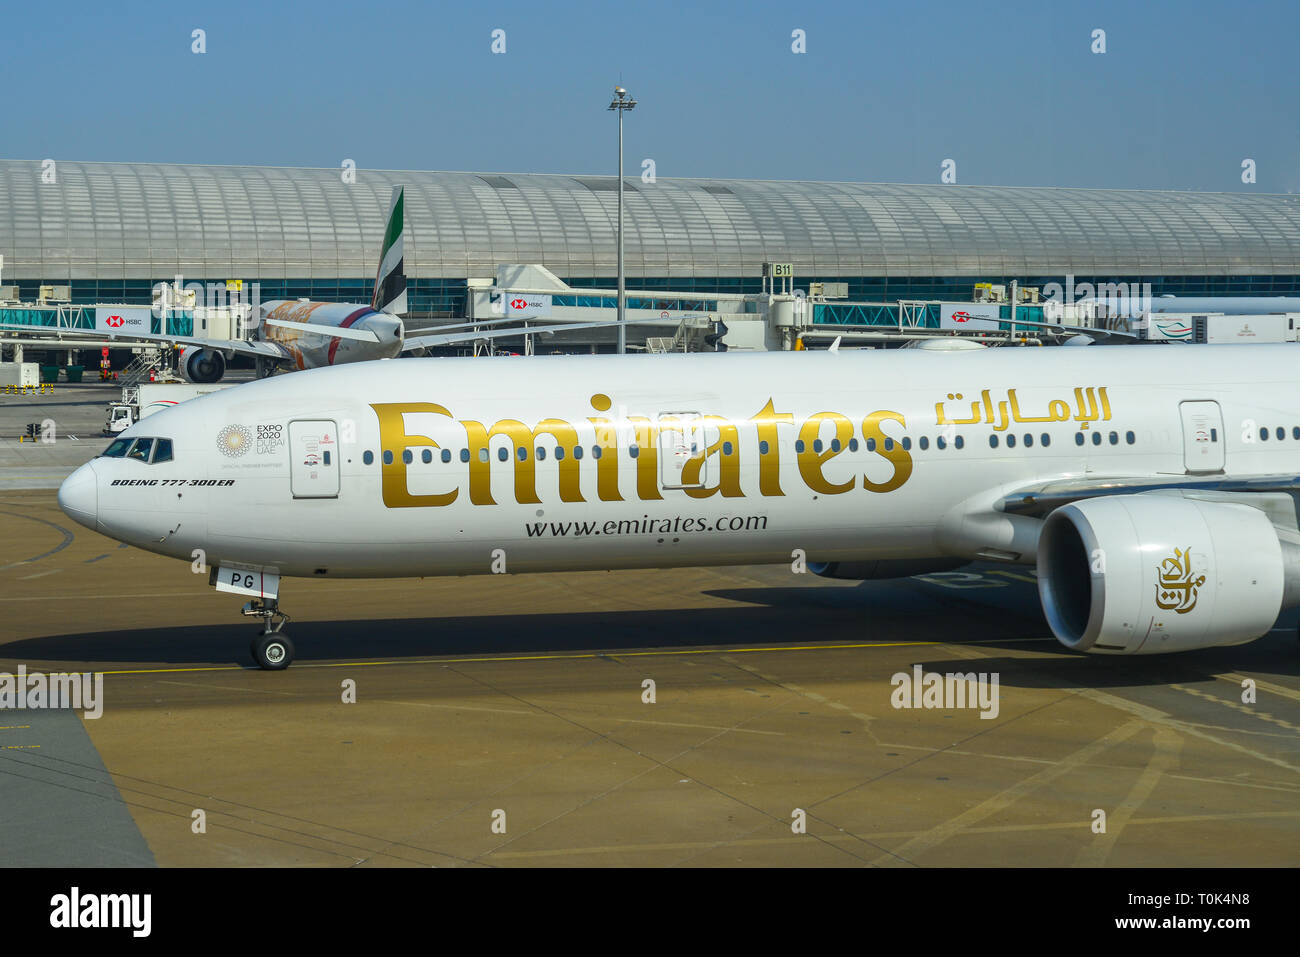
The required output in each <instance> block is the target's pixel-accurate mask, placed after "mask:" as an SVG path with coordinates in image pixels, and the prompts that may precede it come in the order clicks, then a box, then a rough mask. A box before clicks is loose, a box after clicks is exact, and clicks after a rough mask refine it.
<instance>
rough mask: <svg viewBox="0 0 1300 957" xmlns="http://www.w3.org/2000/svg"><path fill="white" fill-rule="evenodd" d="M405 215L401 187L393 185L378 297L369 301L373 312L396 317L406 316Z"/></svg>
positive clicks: (377, 289) (380, 258) (376, 283)
mask: <svg viewBox="0 0 1300 957" xmlns="http://www.w3.org/2000/svg"><path fill="white" fill-rule="evenodd" d="M404 213H405V209H404V204H403V202H402V187H401V186H394V187H393V199H392V203H391V204H390V205H389V208H388V225H387V226H386V227H385V228H384V249H383V252H381V253H380V254H379V271H378V272H377V273H376V274H375V295H374V298H373V299H372V300H371V302H370V307H371V308H372V309H374V310H376V311H378V312H386V313H389V314H390V315H394V316H400V315H404V314H405V313H406V273H405V272H404V270H403V263H402V256H403V246H404V243H403V241H402V234H403V229H402V226H403V223H404Z"/></svg>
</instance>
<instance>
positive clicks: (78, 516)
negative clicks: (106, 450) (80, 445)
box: [59, 462, 99, 529]
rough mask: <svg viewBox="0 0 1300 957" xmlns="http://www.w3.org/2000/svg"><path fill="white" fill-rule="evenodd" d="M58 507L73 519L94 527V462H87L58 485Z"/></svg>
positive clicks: (96, 498)
mask: <svg viewBox="0 0 1300 957" xmlns="http://www.w3.org/2000/svg"><path fill="white" fill-rule="evenodd" d="M59 508H61V509H63V511H64V513H65V514H66V515H67V516H68V517H69V518H71V519H73V520H74V521H77V522H80V523H81V524H82V525H85V526H86V527H87V528H89V529H94V527H95V521H96V519H97V518H98V516H99V483H98V482H97V481H96V477H95V463H94V462H87V463H86V464H85V465H83V466H82V467H81V468H79V469H77V470H76V471H75V472H73V473H72V474H71V475H69V476H68V477H67V478H66V479H64V480H63V484H62V485H60V486H59Z"/></svg>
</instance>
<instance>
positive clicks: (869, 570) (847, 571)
mask: <svg viewBox="0 0 1300 957" xmlns="http://www.w3.org/2000/svg"><path fill="white" fill-rule="evenodd" d="M969 564H970V562H969V561H968V560H967V559H965V558H882V559H878V560H876V561H872V562H809V563H808V570H809V571H810V572H812V573H813V574H814V575H820V576H821V577H822V578H844V579H848V580H849V581H867V580H869V579H874V578H910V577H911V576H912V575H925V574H927V573H929V572H949V571H952V570H953V569H954V568H961V567H962V566H963V565H969Z"/></svg>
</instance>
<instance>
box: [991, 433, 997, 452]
mask: <svg viewBox="0 0 1300 957" xmlns="http://www.w3.org/2000/svg"><path fill="white" fill-rule="evenodd" d="M997 447H998V437H997V435H996V434H994V435H990V436H989V448H991V449H996V448H997Z"/></svg>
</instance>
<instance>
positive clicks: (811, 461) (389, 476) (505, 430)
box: [370, 394, 912, 508]
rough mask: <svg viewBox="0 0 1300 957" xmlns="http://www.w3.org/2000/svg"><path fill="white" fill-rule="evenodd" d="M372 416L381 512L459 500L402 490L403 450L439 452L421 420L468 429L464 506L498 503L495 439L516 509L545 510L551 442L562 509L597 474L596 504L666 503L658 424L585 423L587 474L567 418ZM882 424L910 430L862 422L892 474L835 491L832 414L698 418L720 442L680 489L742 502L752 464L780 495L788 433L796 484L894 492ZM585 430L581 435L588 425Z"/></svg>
mask: <svg viewBox="0 0 1300 957" xmlns="http://www.w3.org/2000/svg"><path fill="white" fill-rule="evenodd" d="M611 404H612V403H611V401H610V399H609V397H608V396H606V395H600V394H597V395H594V396H592V397H591V407H592V409H593V410H594V411H595V412H608V410H609V408H610V406H611ZM370 407H371V408H372V409H374V410H375V415H376V416H377V417H378V419H379V441H380V447H381V456H382V465H381V469H380V480H381V491H382V495H383V500H384V504H385V505H386V506H387V507H388V508H431V507H439V506H444V505H450V504H452V503H453V502H455V501H456V500H457V498H458V496H459V495H460V492H461V488H460V486H459V484H458V485H456V486H455V487H453V488H449V489H446V490H444V491H439V492H436V493H429V494H419V495H416V494H412V493H411V491H410V490H409V487H408V484H407V471H406V470H407V463H406V455H405V453H406V452H407V450H408V449H412V448H421V449H424V448H434V449H441V448H442V446H441V445H440V444H439V443H438V442H436V441H435V440H434V439H433V438H432V437H431V436H428V435H422V434H419V433H413V432H408V431H407V429H406V420H405V417H406V416H407V415H419V414H425V415H430V414H431V415H435V416H441V417H444V418H446V419H449V420H450V421H452V422H455V423H457V424H458V425H459V426H460V427H461V428H463V429H464V430H465V447H466V448H467V449H468V451H469V462H468V464H467V465H466V469H467V473H468V474H467V478H468V484H469V500H470V502H471V503H472V504H474V505H496V504H498V503H497V500H496V499H495V498H493V496H492V467H493V464H494V463H493V459H494V456H492V455H491V454H490V452H491V449H490V446H491V443H492V440H493V439H505V440H506V442H507V444H508V445H509V447H510V450H511V454H510V456H509V458H508V460H507V461H499V462H497V463H496V465H497V466H498V468H502V467H505V466H507V465H509V466H511V468H512V470H513V478H514V500H515V502H516V503H518V504H520V505H538V504H541V503H542V498H541V494H540V493H539V491H538V488H537V462H538V455H537V447H538V444H539V443H540V442H541V440H542V438H543V437H547V438H548V439H553V440H554V442H555V446H556V447H558V448H560V449H563V450H564V454H563V457H561V456H559V455H556V456H555V459H556V462H555V465H556V467H555V472H556V473H557V478H558V487H557V489H556V491H557V492H558V494H559V498H560V501H562V502H584V501H586V499H585V498H584V497H583V494H582V489H581V482H580V480H581V477H582V473H583V471H584V470H586V469H594V470H595V472H596V497H597V500H599V501H602V502H621V501H624V495H625V494H627V495H632V494H634V495H635V497H636V498H637V499H638V500H640V501H643V502H645V501H660V500H662V499H663V497H664V496H663V492H662V490H661V488H660V483H659V432H660V429H659V424H657V423H656V422H655V421H654V420H652V419H649V418H646V417H644V416H633V415H629V416H625V417H624V418H623V422H622V423H621V424H616V423H614V422H611V421H610V420H609V419H607V418H605V417H602V416H599V415H597V416H591V417H588V419H587V422H588V423H590V428H591V429H593V430H594V433H595V443H594V446H593V447H594V448H599V449H600V455H599V456H598V457H597V456H594V455H593V456H592V457H593V458H596V461H595V462H594V463H593V464H592V465H585V464H584V463H585V462H586V459H584V458H581V457H579V456H578V455H575V454H574V450H575V449H576V448H578V447H580V446H585V445H587V444H588V443H586V442H584V441H583V440H581V439H580V438H579V435H578V426H576V425H574V424H573V423H571V422H568V421H567V420H565V419H557V418H543V419H540V420H539V421H538V422H537V424H536V425H534V426H531V427H530V426H528V425H526V424H525V423H523V422H521V421H519V420H518V419H501V420H499V421H497V422H495V423H493V424H492V425H491V426H486V425H484V424H483V423H482V422H478V421H475V420H473V419H457V418H455V416H453V415H452V413H451V412H450V411H449V410H448V409H447V408H445V407H444V406H441V405H438V404H436V403H433V402H379V403H371V406H370ZM659 421H660V422H661V423H662V424H663V425H664V426H665V427H666V428H670V429H675V430H681V429H682V428H683V424H682V422H681V420H680V416H673V415H666V416H663V417H661V418H660V420H659ZM884 423H897V426H898V427H899V428H900V429H905V428H906V427H907V421H906V419H905V418H904V417H903V414H902V413H901V412H893V411H890V410H888V409H880V410H877V411H875V412H872V413H870V414H869V415H867V416H866V417H865V418H864V419H863V420H862V422H861V423H860V434H861V436H862V438H863V439H865V440H867V449H868V451H869V453H870V454H872V455H877V456H879V457H880V458H882V459H884V460H885V461H886V462H888V463H890V464H891V465H892V466H893V472H892V474H891V475H890V476H889V477H888V478H887V479H885V480H884V481H879V482H875V481H872V480H871V479H869V478H868V477H867V476H866V475H860V476H857V477H850V478H848V479H847V480H846V481H842V482H834V481H831V480H830V479H828V478H827V477H826V475H825V473H824V469H825V468H826V466H827V465H828V463H830V462H831V460H832V459H834V458H836V457H837V456H839V455H841V454H843V453H844V452H846V451H847V450H848V449H849V443H850V441H852V440H853V439H854V437H855V433H856V432H857V431H858V430H859V427H858V426H855V424H854V422H853V420H852V419H850V418H849V417H848V416H846V415H842V414H841V413H838V412H818V413H816V414H814V415H811V416H809V417H808V418H806V419H804V420H803V421H802V422H796V421H795V417H794V415H793V414H792V413H789V412H779V411H777V410H776V408H775V406H774V404H773V400H772V399H768V400H767V404H766V405H764V406H763V408H762V409H760V410H759V411H758V412H757V413H756V414H755V415H754V416H753V417H752V418H750V419H747V420H744V421H743V422H736V421H732V420H730V419H727V418H725V417H723V416H716V415H701V416H699V424H698V427H699V428H700V429H701V430H702V431H703V430H705V429H708V430H712V431H714V432H716V434H717V439H716V441H713V442H710V443H708V445H707V446H706V447H704V448H703V449H700V450H698V451H697V452H696V453H695V454H694V455H692V456H691V457H690V458H689V459H687V460H686V462H685V464H684V465H683V467H682V486H684V487H683V488H681V489H679V490H680V491H682V492H683V493H685V494H686V495H687V496H689V497H690V498H696V499H706V498H711V497H713V496H715V495H718V496H721V497H723V498H743V497H744V496H745V492H744V491H743V489H742V487H741V465H742V459H743V457H748V456H752V457H756V458H757V463H758V469H757V472H758V493H759V495H761V496H764V497H773V496H784V495H785V494H786V493H785V492H784V491H783V490H782V488H781V483H780V472H781V459H780V455H781V443H780V441H779V437H780V435H781V430H782V429H788V430H793V432H792V433H789V432H787V433H786V434H793V435H794V436H795V437H797V438H798V439H799V440H800V441H801V442H802V445H801V446H799V447H798V448H799V451H796V452H795V461H796V465H797V469H798V475H799V477H800V478H801V479H802V480H803V483H804V485H806V486H807V487H808V488H809V489H810V490H811V491H813V492H816V493H818V494H820V495H842V494H844V493H845V492H849V491H852V490H853V489H854V488H856V487H857V484H858V480H859V479H860V480H861V485H862V488H864V489H866V490H867V491H869V492H892V491H894V490H895V489H898V488H901V487H902V486H903V485H904V484H905V483H906V482H907V480H908V479H909V478H910V477H911V475H912V455H911V453H910V452H909V451H908V450H906V449H904V448H903V446H902V443H901V441H899V440H898V439H894V438H892V437H891V436H888V435H886V433H885V429H884ZM827 424H829V426H830V428H831V429H832V430H833V432H834V436H833V441H828V442H825V443H823V444H822V445H821V446H818V445H817V444H816V443H817V442H818V440H819V439H820V437H821V433H822V431H823V426H826V425H827ZM743 425H748V426H752V427H753V429H754V431H755V432H756V434H757V444H756V445H754V446H753V447H750V446H749V445H748V444H747V443H742V442H741V437H740V436H741V429H740V426H743ZM583 428H584V429H585V428H587V425H586V424H585V423H584V424H583ZM620 433H621V434H622V435H624V436H625V437H628V438H630V439H631V440H632V441H631V443H629V445H628V446H622V445H620V442H619V436H620ZM548 444H549V443H548ZM631 446H635V448H636V453H637V454H636V456H635V457H632V455H631V448H630V447H631ZM543 447H546V446H543ZM521 450H522V454H521ZM620 461H623V462H633V463H635V468H634V471H635V486H636V488H635V490H633V489H630V488H626V487H623V488H620V485H619V481H620V478H622V479H623V480H624V482H626V481H627V480H628V478H629V477H628V476H627V474H626V471H624V473H623V474H622V475H621V476H620V471H619V465H620Z"/></svg>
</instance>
